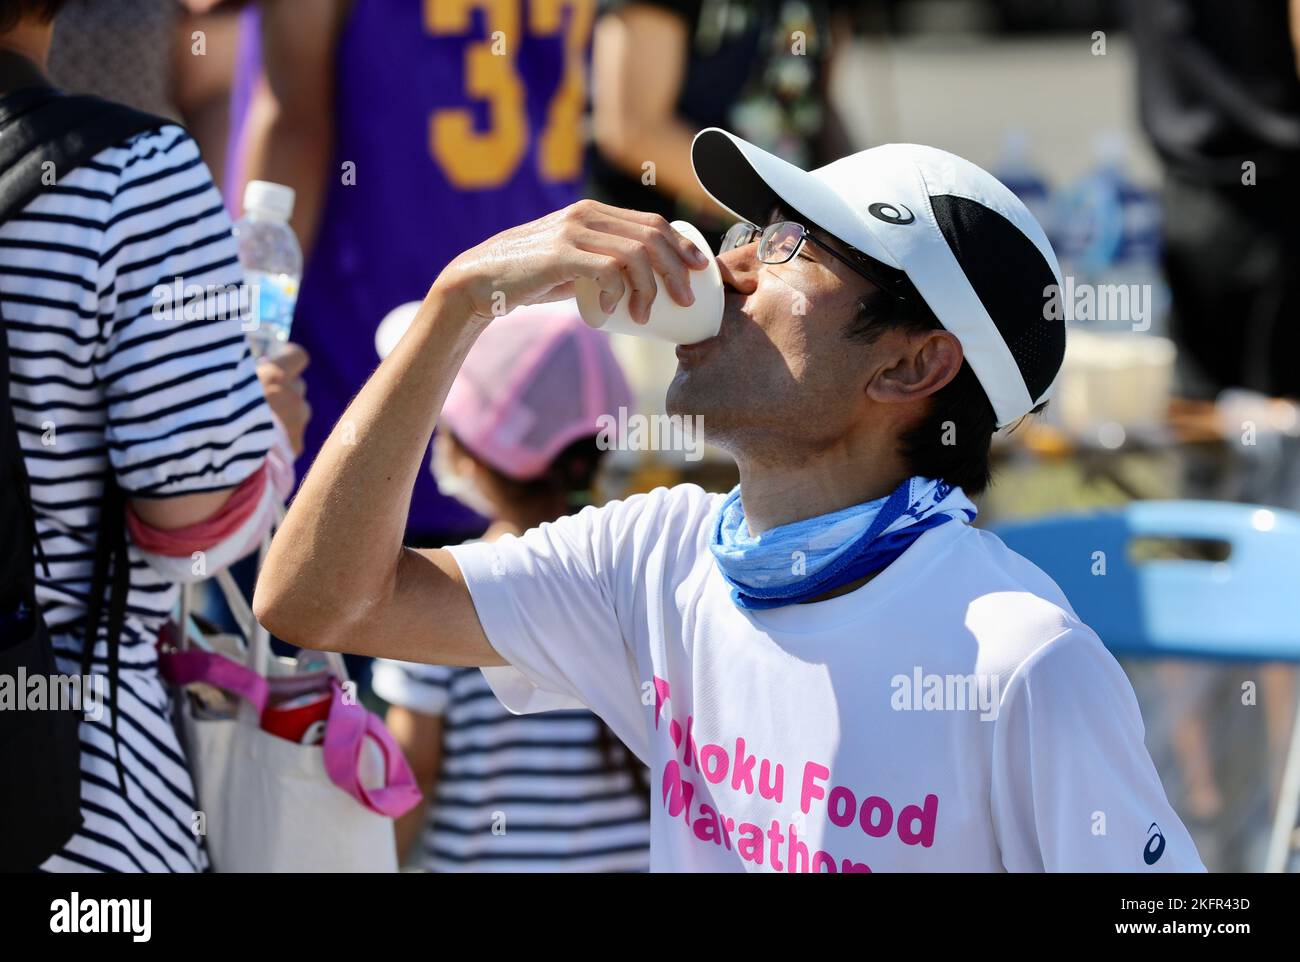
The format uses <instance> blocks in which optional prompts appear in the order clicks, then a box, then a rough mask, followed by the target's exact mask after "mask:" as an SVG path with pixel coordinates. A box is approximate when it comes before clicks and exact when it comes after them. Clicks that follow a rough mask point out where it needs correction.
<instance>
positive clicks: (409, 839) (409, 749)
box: [384, 705, 442, 863]
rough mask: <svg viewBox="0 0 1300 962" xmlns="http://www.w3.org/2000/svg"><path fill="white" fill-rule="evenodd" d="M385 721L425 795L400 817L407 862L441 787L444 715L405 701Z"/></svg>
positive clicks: (400, 853) (402, 855) (400, 851)
mask: <svg viewBox="0 0 1300 962" xmlns="http://www.w3.org/2000/svg"><path fill="white" fill-rule="evenodd" d="M384 724H386V725H387V726H388V730H389V731H390V732H392V734H393V738H395V739H396V740H397V744H398V746H399V747H400V748H401V749H402V754H403V755H405V756H406V759H407V761H408V762H410V765H411V772H412V774H414V775H415V781H416V783H417V784H418V785H419V786H420V792H421V793H422V794H423V795H424V799H425V801H424V804H423V805H416V806H415V807H414V808H412V809H411V810H410V811H409V812H407V813H406V814H405V815H403V816H402V817H401V818H399V819H398V820H397V825H396V826H395V827H396V831H397V858H398V860H399V861H401V862H402V863H405V862H406V861H407V859H408V858H409V857H410V854H411V846H412V845H413V844H414V843H415V842H416V841H418V840H419V838H420V830H421V829H423V828H424V820H425V818H426V817H427V816H428V812H429V808H428V803H429V801H430V799H432V798H433V793H434V791H435V790H436V789H437V787H438V772H439V770H440V769H441V768H442V716H441V715H426V714H424V713H423V712H418V711H412V710H411V709H409V708H403V707H402V706H401V705H393V706H391V707H390V708H389V709H388V714H387V715H386V716H385V717H384Z"/></svg>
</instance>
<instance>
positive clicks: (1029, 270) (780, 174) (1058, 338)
mask: <svg viewBox="0 0 1300 962" xmlns="http://www.w3.org/2000/svg"><path fill="white" fill-rule="evenodd" d="M691 161H692V164H693V165H694V167H695V176H696V177H697V178H698V179H699V181H700V184H701V185H702V186H703V187H704V189H705V190H706V191H707V192H708V193H709V195H710V196H711V197H713V199H714V200H716V201H717V202H718V203H719V204H721V205H722V206H723V207H725V208H726V209H727V210H728V211H730V212H731V213H732V214H734V215H735V216H737V217H739V218H740V219H742V220H746V221H749V222H751V223H754V224H758V225H762V224H764V223H766V218H767V217H768V215H769V213H770V211H771V209H772V207H773V206H774V205H776V204H777V203H778V202H780V203H781V204H783V205H784V206H785V207H788V208H791V209H792V210H794V211H796V212H798V214H799V215H800V216H801V217H805V218H807V219H808V221H809V223H808V224H807V225H806V226H809V227H817V228H820V229H821V230H823V231H825V232H826V233H828V234H830V235H831V236H833V237H835V238H836V239H838V240H840V241H842V242H843V243H845V244H847V245H849V246H850V247H852V248H853V249H854V250H856V251H857V252H858V253H860V254H863V255H866V256H867V257H870V258H872V259H874V260H876V261H879V262H880V263H882V264H884V265H885V266H886V267H889V268H893V269H894V270H897V271H902V272H903V273H905V274H906V275H907V279H908V280H909V281H910V282H911V285H912V287H914V288H915V289H916V291H917V293H919V294H920V295H921V297H922V298H923V299H924V300H925V302H926V304H928V305H929V307H930V310H931V311H933V312H934V315H935V317H937V318H938V319H939V322H940V323H941V324H942V325H943V326H944V329H945V330H948V331H950V332H951V333H952V334H954V335H955V336H956V337H957V340H959V341H960V342H961V346H962V350H963V352H964V354H965V356H966V360H967V362H969V364H970V366H971V369H972V370H973V371H974V372H975V376H976V377H977V378H978V379H979V382H980V385H981V386H982V387H983V388H984V392H985V394H987V395H988V398H989V401H990V402H991V403H992V405H993V411H994V413H995V414H996V415H997V423H998V427H1004V426H1006V425H1008V424H1011V423H1012V422H1014V421H1015V420H1016V419H1017V418H1020V417H1022V416H1023V415H1025V414H1027V413H1029V412H1030V411H1031V410H1033V408H1034V407H1036V406H1037V405H1038V404H1040V403H1041V402H1043V401H1045V400H1046V399H1047V398H1049V397H1050V396H1051V394H1052V390H1053V388H1054V387H1055V384H1056V378H1057V374H1058V373H1059V372H1060V369H1061V360H1062V358H1064V356H1065V321H1064V320H1063V319H1062V314H1061V312H1060V311H1059V310H1050V311H1049V310H1048V309H1047V305H1048V303H1049V300H1050V299H1051V297H1052V291H1055V292H1057V294H1056V296H1057V297H1059V291H1060V290H1061V288H1062V282H1061V268H1060V265H1059V264H1058V263H1057V261H1056V254H1055V252H1054V251H1053V250H1052V245H1051V244H1050V243H1048V240H1047V235H1046V234H1045V233H1044V232H1043V228H1042V227H1041V226H1039V223H1038V221H1036V220H1035V219H1034V217H1033V215H1032V214H1030V213H1029V210H1028V208H1026V207H1025V205H1024V204H1023V203H1021V201H1020V200H1019V199H1018V198H1017V197H1016V196H1015V194H1013V193H1012V192H1011V191H1010V190H1009V189H1007V188H1006V187H1005V186H1003V184H1002V183H1001V182H1000V181H998V179H997V178H995V177H994V176H993V175H992V174H990V173H988V172H987V171H985V170H983V169H982V168H980V167H977V166H975V165H974V164H972V163H971V162H970V161H968V160H963V159H962V158H961V157H958V156H956V155H955V154H950V153H948V152H947V151H944V150H939V149H937V148H935V147H924V146H921V145H918V144H884V145H883V146H880V147H873V148H871V149H870V150H863V151H860V152H859V153H856V154H852V155H851V156H848V157H844V158H841V159H840V160H837V161H835V162H834V163H831V164H827V165H826V166H825V167H819V168H818V169H817V170H814V171H804V170H800V169H799V168H798V167H795V166H794V165H793V164H790V163H788V162H786V161H784V160H782V159H781V158H779V157H776V156H774V155H773V154H770V153H768V152H767V151H765V150H762V149H761V148H758V147H755V146H754V145H753V144H751V143H749V142H747V141H745V140H742V139H741V138H739V137H737V136H735V135H733V134H730V133H728V132H727V131H725V130H720V129H719V128H717V127H709V128H706V129H704V130H701V131H700V132H699V133H698V134H696V135H695V141H694V143H693V144H692V147H691ZM1052 285H1055V287H1052Z"/></svg>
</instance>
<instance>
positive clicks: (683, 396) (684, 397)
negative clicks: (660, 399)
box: [664, 364, 705, 417]
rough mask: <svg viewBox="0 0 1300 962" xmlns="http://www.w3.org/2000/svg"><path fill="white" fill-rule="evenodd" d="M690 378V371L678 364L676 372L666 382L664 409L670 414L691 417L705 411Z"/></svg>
mask: <svg viewBox="0 0 1300 962" xmlns="http://www.w3.org/2000/svg"><path fill="white" fill-rule="evenodd" d="M692 380H693V379H692V377H691V372H689V371H683V370H682V367H681V365H680V364H679V365H678V366H677V373H676V374H674V375H673V379H672V381H670V382H669V384H668V393H667V395H666V396H665V397H664V410H665V411H667V412H668V414H669V415H670V416H675V415H680V416H682V417H692V416H694V415H696V414H704V413H705V412H704V411H702V410H701V407H702V405H701V404H700V398H699V397H697V392H696V391H695V385H694V384H693V383H692Z"/></svg>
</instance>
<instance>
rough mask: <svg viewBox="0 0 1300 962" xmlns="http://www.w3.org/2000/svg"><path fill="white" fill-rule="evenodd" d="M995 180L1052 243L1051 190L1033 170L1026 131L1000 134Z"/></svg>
mask: <svg viewBox="0 0 1300 962" xmlns="http://www.w3.org/2000/svg"><path fill="white" fill-rule="evenodd" d="M993 173H994V174H995V175H996V176H997V178H998V180H1000V181H1002V183H1004V184H1005V185H1006V186H1007V189H1008V190H1010V191H1011V193H1013V194H1015V195H1016V196H1017V197H1018V198H1020V200H1021V202H1022V203H1023V204H1024V205H1025V206H1026V207H1028V208H1029V213H1031V214H1033V215H1034V219H1035V220H1037V221H1038V223H1039V226H1041V227H1042V228H1043V233H1045V234H1046V235H1047V237H1048V239H1049V240H1051V241H1052V242H1053V243H1055V241H1056V223H1055V217H1054V215H1055V210H1054V209H1053V207H1052V189H1051V187H1050V186H1049V185H1048V183H1047V178H1046V177H1045V176H1044V175H1043V174H1042V173H1041V172H1040V171H1039V170H1038V169H1037V168H1035V167H1034V163H1033V157H1032V151H1031V149H1030V138H1029V132H1028V131H1027V130H1024V129H1023V128H1020V127H1012V128H1009V129H1008V130H1006V131H1005V132H1004V133H1003V135H1002V154H1001V156H1000V157H999V159H998V165H997V169H996V170H994V171H993Z"/></svg>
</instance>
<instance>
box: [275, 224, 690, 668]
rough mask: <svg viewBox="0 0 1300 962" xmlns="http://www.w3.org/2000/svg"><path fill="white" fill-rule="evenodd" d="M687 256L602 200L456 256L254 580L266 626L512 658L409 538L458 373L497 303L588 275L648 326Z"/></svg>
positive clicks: (331, 640) (430, 555)
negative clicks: (417, 491)
mask: <svg viewBox="0 0 1300 962" xmlns="http://www.w3.org/2000/svg"><path fill="white" fill-rule="evenodd" d="M688 264H689V265H690V266H691V267H693V268H695V269H701V268H703V267H704V266H705V264H707V260H706V259H705V258H704V256H703V255H702V254H700V253H699V251H697V250H696V249H695V248H694V246H693V245H692V244H691V242H690V241H688V240H687V239H686V238H684V237H682V236H681V235H680V234H678V233H677V232H676V231H674V230H673V229H672V228H671V227H669V226H668V224H667V222H666V221H665V220H664V219H663V218H662V217H659V216H657V215H653V214H644V213H639V212H636V211H625V210H619V209H618V208H614V207H609V206H606V205H604V204H598V203H596V202H595V201H579V202H578V203H576V204H573V205H571V206H569V207H567V208H565V209H564V210H561V211H556V212H555V213H553V214H548V215H547V216H545V217H542V218H540V219H538V220H535V221H532V222H530V223H527V224H523V225H521V226H519V227H515V228H512V229H510V230H507V231H503V232H502V233H500V234H498V235H496V236H495V237H492V238H489V239H488V240H487V241H484V242H483V243H482V244H480V245H479V246H478V247H475V248H473V249H471V250H469V251H467V252H465V253H464V254H462V255H460V256H459V257H457V258H456V259H455V260H454V261H452V263H451V264H449V265H448V266H447V268H446V269H445V270H444V271H443V273H442V274H441V275H440V276H439V278H438V279H437V281H435V282H434V284H433V286H432V287H431V288H430V289H429V293H428V295H427V296H426V297H425V299H424V302H423V304H422V305H421V306H420V310H419V311H418V312H417V314H416V317H415V320H414V321H413V322H412V324H411V327H410V329H409V330H408V331H407V333H406V335H405V336H404V337H403V338H402V340H401V341H400V342H399V343H398V345H397V347H396V348H394V349H393V351H392V353H391V354H389V356H388V357H387V359H385V361H384V362H383V363H382V364H381V365H380V366H379V368H378V370H376V371H375V373H374V374H373V375H372V376H371V378H370V380H369V381H368V382H367V383H366V386H365V387H364V388H362V390H361V392H360V393H359V394H358V395H357V396H356V398H355V399H354V400H353V401H352V403H351V404H350V405H349V406H348V409H347V410H346V411H345V412H344V413H343V417H342V418H340V419H339V423H338V424H336V425H335V426H334V430H333V432H332V433H331V434H330V436H329V438H328V439H327V440H326V442H325V444H324V446H323V447H322V448H321V451H320V454H319V455H318V456H317V458H316V461H315V463H314V464H313V465H312V468H311V470H310V471H309V472H308V474H307V477H306V479H305V480H304V481H303V485H302V488H301V489H300V490H299V492H298V496H297V497H296V498H295V499H294V501H293V505H292V507H291V508H290V509H289V513H288V515H287V517H286V518H285V522H284V524H283V525H282V526H281V528H280V530H279V532H278V533H277V534H276V536H275V540H274V542H273V543H272V545H271V551H270V553H269V555H268V556H267V559H266V564H265V566H264V567H263V569H262V572H261V575H260V577H259V578H258V582H257V592H256V594H255V596H254V599H253V610H254V612H255V613H256V615H257V618H258V620H259V621H261V622H262V624H263V625H265V626H266V627H267V628H268V629H270V630H271V631H272V632H273V633H275V634H276V635H278V636H280V637H281V638H284V639H285V640H286V641H289V642H291V643H293V644H295V645H299V646H302V647H307V648H322V649H329V650H336V651H352V652H357V653H359V654H366V655H377V656H384V657H389V658H397V659H400V660H402V661H416V662H426V663H430V664H442V665H501V664H504V663H505V662H504V661H503V660H502V659H501V657H500V655H498V654H497V653H496V651H495V650H494V649H493V648H492V646H491V644H490V643H489V642H488V639H487V637H486V635H485V634H484V633H483V628H482V626H481V625H480V623H479V620H478V615H477V614H476V612H475V610H474V604H473V601H472V600H471V598H470V595H469V590H468V589H467V587H466V586H465V583H464V581H463V579H462V578H461V575H460V569H459V568H458V567H457V565H456V563H455V561H454V560H453V559H452V556H451V554H450V553H449V552H447V551H445V550H429V551H416V550H414V549H409V548H404V547H403V545H402V534H403V530H404V528H405V525H406V516H407V512H408V509H409V506H410V502H411V490H412V488H413V487H414V485H415V480H416V477H417V475H418V473H419V472H420V471H421V470H422V469H423V460H424V451H425V450H427V449H428V446H429V439H430V437H431V436H432V434H433V427H434V423H435V421H436V420H437V415H438V412H439V411H440V410H441V409H442V404H443V401H444V400H445V399H446V396H447V391H448V389H449V388H450V387H451V382H452V380H453V379H454V378H455V376H456V372H457V371H458V370H459V369H460V365H461V363H462V362H463V360H464V358H465V355H466V354H467V353H468V352H469V349H470V346H471V345H472V344H473V343H474V340H475V338H476V337H477V336H478V334H479V333H480V332H481V331H482V330H483V328H484V327H485V326H486V325H487V324H488V323H489V322H490V320H491V319H492V317H493V311H494V308H497V309H498V310H499V308H500V307H501V306H505V307H507V308H509V309H513V308H515V307H518V306H520V305H522V304H534V303H541V302H544V301H554V300H560V299H562V298H566V297H571V296H572V294H573V282H574V281H575V280H576V279H577V278H578V277H588V278H591V279H593V280H594V281H596V283H597V284H598V285H599V286H600V289H601V301H602V306H604V307H606V308H607V309H612V308H613V307H614V305H615V304H617V302H618V301H619V299H620V298H621V297H622V295H623V292H624V290H625V284H626V285H628V286H630V287H631V288H632V296H631V299H630V302H629V309H630V311H631V313H632V316H633V317H634V318H636V319H637V320H639V321H642V322H644V320H645V318H646V317H647V316H648V313H649V309H650V304H651V302H652V301H653V299H654V296H655V292H656V283H655V279H654V273H655V272H656V271H657V272H658V273H659V274H661V275H662V276H664V278H665V284H666V286H667V287H668V292H669V294H670V295H671V296H672V298H673V299H674V300H675V301H677V302H678V303H680V304H689V303H690V302H691V301H692V299H693V298H692V295H691V293H690V287H689V282H688V280H687V277H686V271H687V269H688V267H687V265H688ZM502 302H504V304H502Z"/></svg>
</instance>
